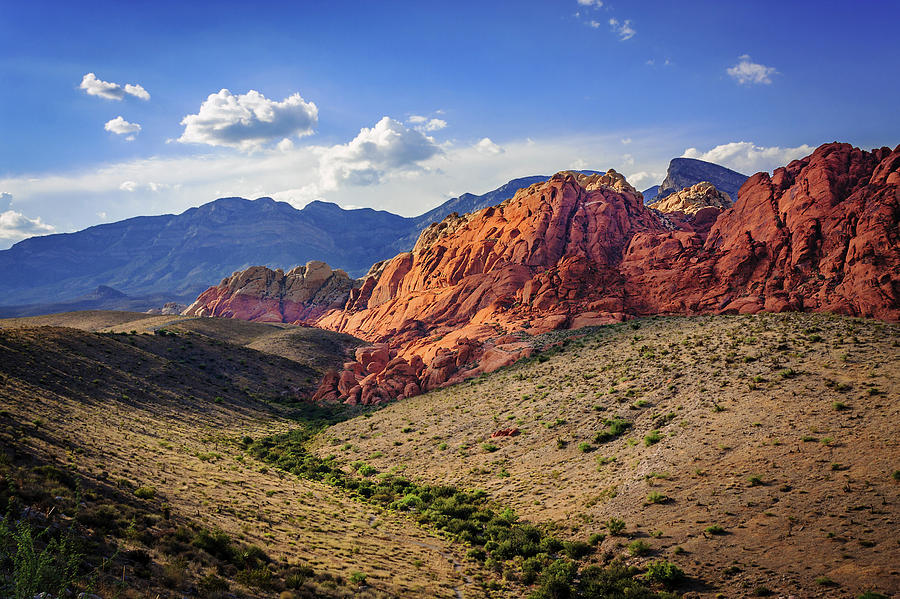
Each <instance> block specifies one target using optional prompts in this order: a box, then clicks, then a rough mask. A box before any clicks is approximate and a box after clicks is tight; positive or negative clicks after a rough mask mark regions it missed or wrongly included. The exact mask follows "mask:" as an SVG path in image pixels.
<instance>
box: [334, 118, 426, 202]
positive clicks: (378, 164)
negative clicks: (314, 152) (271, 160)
mask: <svg viewBox="0 0 900 599" xmlns="http://www.w3.org/2000/svg"><path fill="white" fill-rule="evenodd" d="M439 153H441V149H440V147H438V145H437V143H436V142H435V141H434V139H433V138H431V137H429V136H427V135H425V134H424V133H422V132H421V131H417V130H415V129H410V128H408V127H404V126H403V124H402V123H399V122H397V121H395V120H394V119H392V118H390V117H383V118H382V119H381V120H380V121H378V123H376V124H375V126H374V127H372V128H371V129H369V128H366V127H363V128H362V129H361V130H360V132H359V135H357V136H356V137H355V138H354V139H353V140H351V141H350V142H349V143H346V144H341V145H337V146H332V147H331V148H328V149H326V150H325V151H324V152H323V153H322V156H321V159H320V163H319V173H320V176H321V181H322V186H323V187H324V188H325V189H335V188H337V187H338V186H340V184H342V183H347V184H350V185H372V184H374V183H378V182H380V181H381V180H382V179H383V178H384V177H385V176H386V175H388V174H389V173H391V172H407V173H409V172H417V171H421V170H423V168H422V166H421V162H423V161H424V160H427V159H429V158H431V157H432V156H435V155H436V154H439Z"/></svg>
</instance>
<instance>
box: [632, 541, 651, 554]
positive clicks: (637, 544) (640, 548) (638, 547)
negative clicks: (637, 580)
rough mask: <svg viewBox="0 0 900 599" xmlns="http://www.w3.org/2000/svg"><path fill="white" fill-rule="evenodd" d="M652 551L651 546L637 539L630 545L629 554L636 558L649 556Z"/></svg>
mask: <svg viewBox="0 0 900 599" xmlns="http://www.w3.org/2000/svg"><path fill="white" fill-rule="evenodd" d="M651 549H652V547H651V546H650V544H649V543H647V542H646V541H643V540H641V539H636V540H634V541H632V542H630V543H629V544H628V553H630V554H631V555H633V556H635V557H638V556H642V555H647V554H648V553H650V550H651Z"/></svg>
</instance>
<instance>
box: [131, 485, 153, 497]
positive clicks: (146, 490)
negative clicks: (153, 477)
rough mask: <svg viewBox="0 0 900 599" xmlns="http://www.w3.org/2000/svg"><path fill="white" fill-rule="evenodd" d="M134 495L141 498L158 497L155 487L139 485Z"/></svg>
mask: <svg viewBox="0 0 900 599" xmlns="http://www.w3.org/2000/svg"><path fill="white" fill-rule="evenodd" d="M134 495H135V497H140V498H141V499H153V498H154V497H156V489H154V488H153V487H138V488H137V489H135V490H134Z"/></svg>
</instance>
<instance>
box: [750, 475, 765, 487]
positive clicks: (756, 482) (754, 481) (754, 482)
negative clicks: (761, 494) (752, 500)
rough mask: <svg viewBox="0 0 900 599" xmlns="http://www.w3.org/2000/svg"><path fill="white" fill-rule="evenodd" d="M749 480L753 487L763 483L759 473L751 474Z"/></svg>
mask: <svg viewBox="0 0 900 599" xmlns="http://www.w3.org/2000/svg"><path fill="white" fill-rule="evenodd" d="M747 482H748V483H750V486H751V487H759V486H760V485H762V484H763V481H762V478H761V477H760V476H759V475H757V474H754V475H752V476H750V477H749V478H748V479H747Z"/></svg>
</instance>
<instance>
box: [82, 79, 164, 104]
mask: <svg viewBox="0 0 900 599" xmlns="http://www.w3.org/2000/svg"><path fill="white" fill-rule="evenodd" d="M79 87H80V88H81V89H83V90H84V91H85V92H87V94H88V95H89V96H99V97H101V98H106V99H107V100H121V99H122V98H124V97H125V95H126V94H128V95H130V96H135V97H136V98H140V99H141V100H149V99H150V94H149V93H147V90H146V89H144V88H143V87H142V86H140V85H138V84H136V83H126V84H125V85H124V86H122V85H120V84H118V83H112V82H110V81H103V80H102V79H98V78H97V76H96V75H94V74H93V73H88V74H87V75H85V76H84V77H82V78H81V85H80V86H79Z"/></svg>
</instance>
